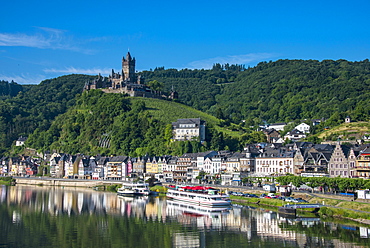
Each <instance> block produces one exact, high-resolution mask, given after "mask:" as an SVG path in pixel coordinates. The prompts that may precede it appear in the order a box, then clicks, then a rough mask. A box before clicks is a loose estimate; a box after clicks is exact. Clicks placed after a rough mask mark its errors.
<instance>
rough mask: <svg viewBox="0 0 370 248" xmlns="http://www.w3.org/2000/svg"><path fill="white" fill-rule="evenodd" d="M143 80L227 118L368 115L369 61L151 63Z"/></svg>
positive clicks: (270, 119) (357, 117) (337, 118)
mask: <svg viewBox="0 0 370 248" xmlns="http://www.w3.org/2000/svg"><path fill="white" fill-rule="evenodd" d="M142 73H143V76H144V77H145V78H146V79H148V80H153V79H155V80H158V81H162V82H164V84H165V90H169V89H170V88H171V87H174V88H175V90H177V91H178V92H179V100H180V102H182V103H184V104H186V105H188V106H192V107H194V108H196V109H200V110H202V111H204V112H207V113H209V114H212V115H214V116H216V117H218V118H221V119H228V120H230V121H231V122H233V123H240V121H241V120H246V123H247V124H248V125H255V124H259V123H262V121H267V122H269V123H274V122H284V121H285V122H288V121H292V120H302V119H310V118H314V119H321V118H326V119H328V118H330V117H332V119H331V120H332V122H333V123H332V124H336V123H339V122H340V121H342V120H343V118H344V117H345V116H346V115H350V116H351V117H352V119H353V120H356V121H362V120H367V119H368V118H369V116H370V105H369V104H368V103H369V95H370V62H369V60H364V61H360V62H350V61H346V60H337V61H333V60H324V61H321V62H320V61H317V60H278V61H275V62H261V63H259V64H258V65H257V66H255V67H253V68H248V69H245V68H244V67H240V66H237V65H233V66H226V67H225V66H220V65H215V66H214V67H213V68H212V69H211V70H180V71H178V70H175V69H168V70H165V69H164V68H163V67H162V68H156V69H155V70H154V71H145V72H142Z"/></svg>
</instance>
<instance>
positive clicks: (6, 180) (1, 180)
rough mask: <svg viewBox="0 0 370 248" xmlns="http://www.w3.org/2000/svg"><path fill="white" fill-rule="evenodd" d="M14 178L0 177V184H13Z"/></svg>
mask: <svg viewBox="0 0 370 248" xmlns="http://www.w3.org/2000/svg"><path fill="white" fill-rule="evenodd" d="M14 184H15V179H14V178H12V177H0V185H9V186H10V185H14Z"/></svg>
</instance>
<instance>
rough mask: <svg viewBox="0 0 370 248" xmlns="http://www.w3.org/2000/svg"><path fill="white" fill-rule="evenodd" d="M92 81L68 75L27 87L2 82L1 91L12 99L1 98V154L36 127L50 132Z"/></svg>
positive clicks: (82, 76)
mask: <svg viewBox="0 0 370 248" xmlns="http://www.w3.org/2000/svg"><path fill="white" fill-rule="evenodd" d="M92 78H94V77H92V76H86V75H68V76H63V77H59V78H55V79H48V80H44V81H43V82H41V83H40V84H39V85H32V86H29V85H28V86H27V87H23V86H21V85H18V84H16V83H14V82H11V83H8V82H4V81H2V83H1V84H0V86H3V87H2V88H1V89H0V90H2V91H0V92H2V93H3V95H6V94H7V95H8V96H9V97H6V98H2V99H0V154H2V153H3V152H5V151H7V150H8V149H9V147H10V146H11V144H12V143H13V142H14V141H15V140H16V139H17V138H18V137H19V136H21V135H23V136H28V135H29V134H31V133H33V132H34V131H35V129H36V128H38V130H42V131H46V130H48V129H49V127H50V124H51V122H52V121H53V120H54V119H55V117H56V116H58V115H60V114H62V113H65V112H66V111H67V109H68V108H70V107H71V106H73V105H74V104H75V97H76V95H77V94H80V93H82V88H83V85H84V83H85V82H86V80H88V79H92ZM6 87H8V88H9V87H10V89H11V90H10V91H9V90H6V89H5V88H6ZM22 88H26V89H27V90H22Z"/></svg>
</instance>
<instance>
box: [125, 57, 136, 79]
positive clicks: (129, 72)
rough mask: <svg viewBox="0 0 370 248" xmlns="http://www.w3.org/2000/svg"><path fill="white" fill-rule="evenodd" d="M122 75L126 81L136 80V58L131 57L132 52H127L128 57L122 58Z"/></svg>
mask: <svg viewBox="0 0 370 248" xmlns="http://www.w3.org/2000/svg"><path fill="white" fill-rule="evenodd" d="M122 77H123V80H124V81H126V82H129V83H134V82H135V58H131V54H130V52H128V53H127V55H126V59H125V57H123V58H122Z"/></svg>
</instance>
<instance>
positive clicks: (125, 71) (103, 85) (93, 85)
mask: <svg viewBox="0 0 370 248" xmlns="http://www.w3.org/2000/svg"><path fill="white" fill-rule="evenodd" d="M135 63H136V60H135V58H132V57H131V54H130V52H128V53H127V55H126V58H125V57H123V58H122V70H121V73H119V72H117V73H116V72H114V70H113V69H112V73H111V74H110V75H109V77H102V76H101V75H100V74H99V76H98V78H96V79H94V80H93V81H88V82H86V83H85V86H84V91H85V90H92V89H101V90H102V91H104V92H106V93H124V94H128V95H129V96H141V97H150V98H171V99H173V98H177V93H176V92H171V94H170V96H169V97H166V96H163V95H162V94H161V92H154V91H153V90H151V89H150V87H149V86H147V85H145V84H144V79H143V78H142V77H141V76H140V75H137V74H136V73H135Z"/></svg>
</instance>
